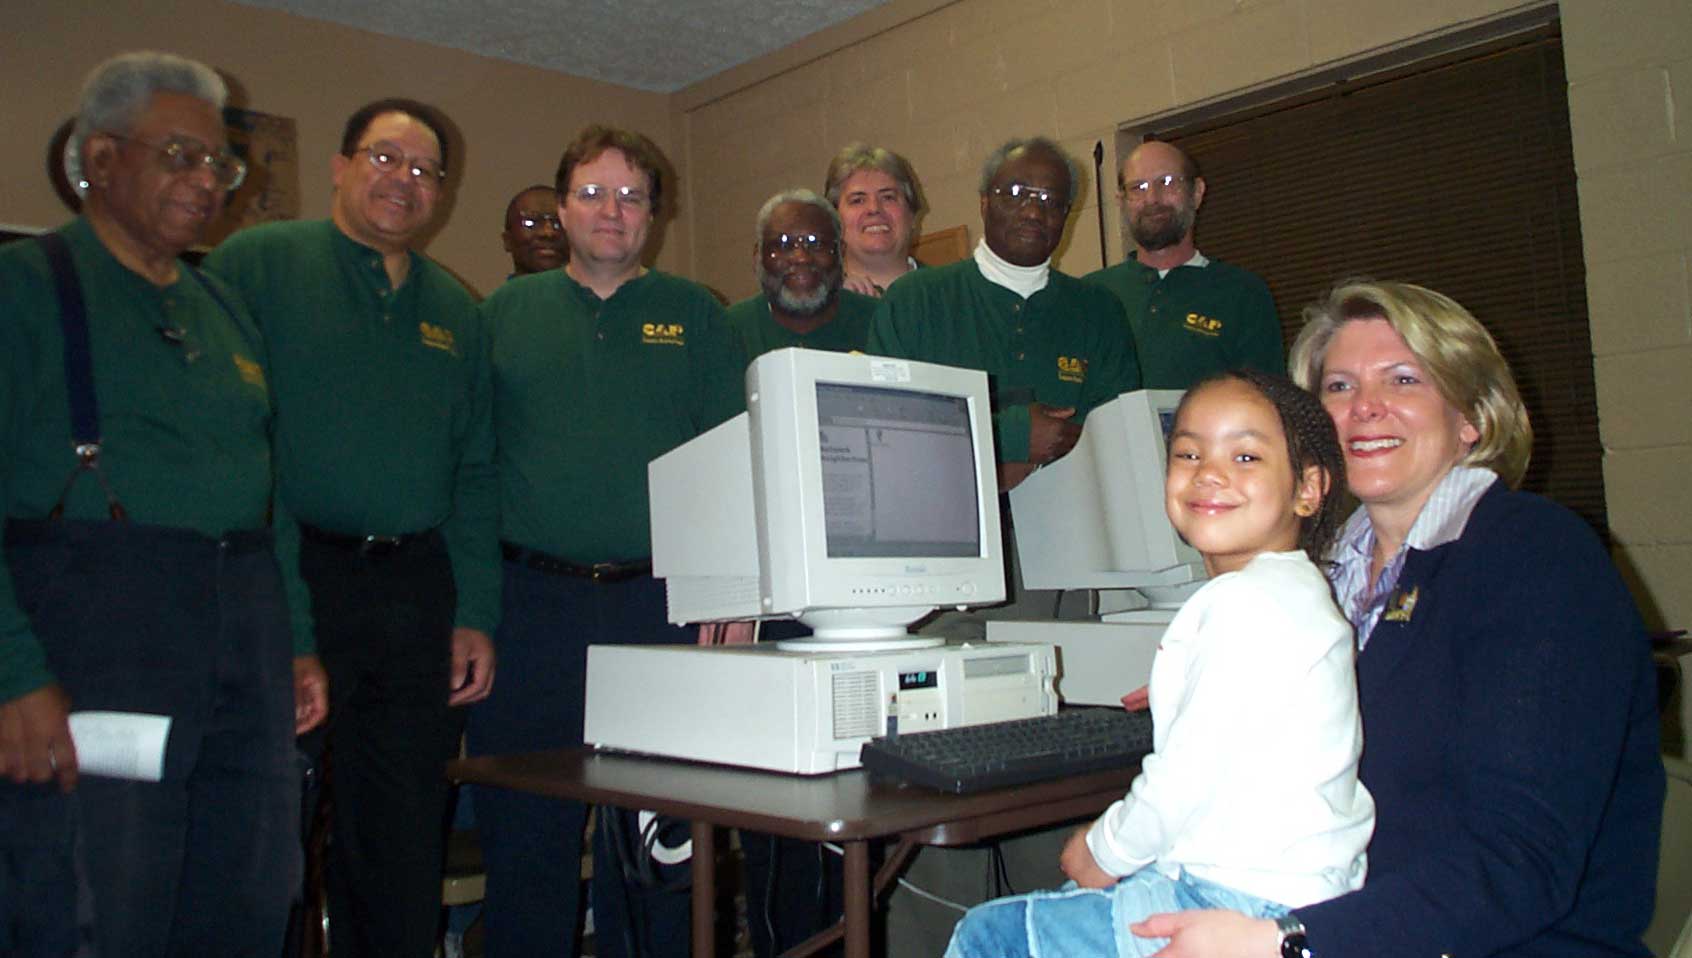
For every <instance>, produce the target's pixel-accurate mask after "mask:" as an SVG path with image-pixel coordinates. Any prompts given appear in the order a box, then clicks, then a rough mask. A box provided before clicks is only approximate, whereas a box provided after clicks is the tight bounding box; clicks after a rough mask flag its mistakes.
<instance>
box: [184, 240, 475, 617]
mask: <svg viewBox="0 0 1692 958" xmlns="http://www.w3.org/2000/svg"><path fill="white" fill-rule="evenodd" d="M206 266H207V267H208V268H209V269H211V270H213V271H215V272H216V273H218V274H219V275H220V276H223V277H224V278H225V279H227V280H228V281H229V283H230V284H231V285H233V286H235V287H236V288H237V289H238V290H240V292H241V294H242V296H243V297H245V298H246V301H247V302H248V303H249V304H252V312H253V316H254V318H255V319H256V320H257V321H258V325H259V329H260V330H261V331H262V332H263V334H264V337H265V342H266V345H267V347H268V349H269V352H270V361H271V388H272V389H273V390H274V391H275V395H276V414H277V443H276V459H277V467H278V476H279V479H278V488H279V490H280V492H281V498H282V500H283V501H284V503H285V504H286V505H287V507H288V508H289V510H290V511H291V512H292V513H293V514H294V515H295V516H296V517H298V519H299V521H301V522H304V523H307V524H310V525H313V526H318V527H320V528H323V529H328V530H330V531H333V532H338V533H343V534H347V535H404V534H409V533H417V532H424V531H427V530H430V529H435V528H439V529H440V530H441V531H442V533H443V534H444V535H445V536H446V540H447V547H448V549H449V551H450V552H451V556H452V571H453V578H454V580H455V583H456V585H457V587H458V616H457V623H458V624H459V625H460V626H467V627H470V628H476V629H481V630H484V631H486V632H489V633H492V631H493V629H494V626H495V625H496V624H497V621H498V616H499V547H498V542H497V539H496V535H497V526H498V513H497V511H496V510H497V509H498V505H499V503H498V485H497V480H496V478H495V476H494V472H493V468H494V467H493V422H492V418H491V416H492V404H491V400H490V397H491V393H490V388H489V387H490V383H489V370H488V361H487V345H486V343H485V341H484V339H483V334H482V328H481V323H480V319H479V317H478V315H477V312H476V307H475V303H474V301H472V300H471V298H470V294H469V293H468V292H466V291H465V289H464V287H463V286H461V285H460V284H459V283H458V281H457V280H455V279H453V278H452V277H451V276H450V275H448V273H447V272H446V271H445V270H443V269H441V268H440V267H439V266H437V265H436V264H435V263H434V262H432V261H431V260H429V259H427V258H426V257H423V256H420V255H418V254H417V253H412V254H411V267H410V270H409V272H408V273H407V274H406V278H405V281H404V283H402V284H401V285H400V287H399V288H398V289H395V288H394V287H393V285H392V283H390V282H389V280H388V273H387V271H386V270H385V269H384V268H383V266H382V254H381V253H379V252H377V251H376V250H374V249H371V248H369V247H367V246H364V245H361V244H359V243H357V242H355V241H353V240H352V239H350V238H348V237H347V236H346V235H345V234H343V233H342V232H341V231H340V230H339V229H337V228H336V227H335V225H334V223H333V222H331V221H329V220H318V221H313V222H290V223H273V224H267V225H263V226H255V227H253V228H251V229H247V230H242V231H241V232H239V233H237V234H235V235H234V236H232V237H230V238H229V239H228V240H226V241H224V243H223V244H222V245H221V246H219V247H218V248H217V249H216V250H215V251H213V252H212V254H211V256H209V257H208V258H207V259H206ZM282 531H283V530H281V529H280V528H279V529H278V532H279V533H281V532H282ZM294 531H295V534H296V535H297V530H294ZM289 538H290V539H291V540H292V547H293V548H294V549H296V550H297V548H298V540H297V538H293V537H292V536H290V537H289ZM290 561H297V553H296V557H295V558H294V559H291V560H290ZM292 598H293V599H294V600H295V601H296V602H297V603H301V604H304V605H305V606H306V607H307V608H309V599H307V598H306V597H305V596H304V595H303V594H301V595H296V596H293V597H292Z"/></svg>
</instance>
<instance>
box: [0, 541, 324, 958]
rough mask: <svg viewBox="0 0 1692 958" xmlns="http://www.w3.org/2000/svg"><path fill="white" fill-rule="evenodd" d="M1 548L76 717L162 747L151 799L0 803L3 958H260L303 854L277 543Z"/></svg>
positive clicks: (147, 786) (30, 797)
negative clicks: (153, 735) (85, 951)
mask: <svg viewBox="0 0 1692 958" xmlns="http://www.w3.org/2000/svg"><path fill="white" fill-rule="evenodd" d="M6 537H7V541H6V559H7V564H8V568H9V571H10V573H11V579H12V583H13V585H14V587H15V590H16V594H17V597H18V604H19V606H20V607H21V608H22V609H23V611H24V612H25V613H26V614H27V615H28V616H29V617H30V622H31V625H32V627H33V628H34V630H35V633H36V635H37V636H39V637H40V639H41V642H42V644H43V646H44V647H45V649H46V652H47V660H48V664H49V666H50V667H51V668H52V670H53V674H54V675H55V676H56V677H57V678H58V680H59V683H60V685H61V686H62V687H63V688H64V690H65V692H66V693H67V694H68V695H69V696H70V700H71V707H72V708H73V709H75V710H87V709H114V710H118V711H128V712H145V713H151V714H157V715H168V716H170V718H171V728H170V736H169V739H168V742H167V745H166V747H165V756H164V768H163V777H162V780H161V781H158V782H136V781H126V780H119V779H114V778H104V777H100V776H93V775H88V774H86V773H85V774H84V775H83V776H82V778H81V781H80V783H79V784H78V785H77V787H76V791H75V792H73V793H72V794H70V795H62V794H60V793H59V791H58V789H57V787H55V786H53V785H24V786H18V785H10V784H0V954H4V955H30V956H34V955H44V956H45V955H52V956H63V955H66V954H69V953H70V951H71V950H72V949H74V948H76V947H78V946H81V947H85V948H92V949H93V950H94V952H95V953H97V954H100V955H124V956H131V955H134V956H142V958H151V956H189V955H249V956H255V958H272V956H274V955H276V954H277V953H278V952H279V951H280V949H281V947H282V937H283V929H284V926H285V924H286V921H287V916H288V900H289V898H290V896H291V895H292V894H293V889H294V888H296V887H298V884H299V876H300V871H299V868H300V849H299V843H298V840H297V836H298V834H299V825H298V821H299V818H298V815H299V812H298V798H297V796H298V794H299V768H298V765H297V764H296V762H295V758H294V744H293V743H294V721H293V715H294V693H293V665H292V657H293V653H292V642H291V640H290V636H289V632H288V617H287V608H286V605H285V603H284V602H283V599H282V582H281V577H280V575H279V572H278V569H277V567H276V560H275V558H274V556H273V554H272V552H271V549H270V536H269V534H268V533H236V534H231V535H230V536H227V537H225V538H223V539H210V538H207V537H205V536H201V535H199V534H197V533H194V532H191V531H188V530H183V529H167V528H161V527H156V526H146V525H141V524H135V523H127V522H121V523H120V522H105V521H99V522H87V521H72V520H63V521H53V522H15V521H14V522H9V523H8V524H7V528H6ZM73 848H74V849H76V851H75V852H74V854H73ZM79 926H80V927H79Z"/></svg>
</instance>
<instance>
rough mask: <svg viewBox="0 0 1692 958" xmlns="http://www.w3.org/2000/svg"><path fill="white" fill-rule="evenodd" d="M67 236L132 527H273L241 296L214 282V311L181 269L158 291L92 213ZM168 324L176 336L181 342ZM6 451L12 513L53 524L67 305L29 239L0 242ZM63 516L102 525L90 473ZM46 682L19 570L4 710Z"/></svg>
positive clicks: (5, 607)
mask: <svg viewBox="0 0 1692 958" xmlns="http://www.w3.org/2000/svg"><path fill="white" fill-rule="evenodd" d="M59 233H60V235H62V236H64V237H65V239H66V241H67V242H68V243H69V244H70V248H71V256H72V260H73V261H74V262H75V264H76V270H77V276H78V279H79V281H80V285H81V288H82V298H83V305H84V309H85V311H86V313H87V318H88V329H89V345H90V351H91V363H92V371H93V378H94V394H95V399H96V402H97V404H98V406H99V417H100V419H99V424H100V437H101V440H102V443H101V452H100V472H101V473H103V474H104V475H105V477H106V480H107V482H109V483H110V485H111V488H112V490H113V492H114V493H115V494H116V495H117V498H118V500H119V501H120V502H121V503H122V504H123V507H124V509H125V510H126V511H127V512H128V513H129V517H130V519H131V521H133V522H137V523H146V524H149V525H159V526H169V527H173V528H181V529H192V530H194V531H196V532H199V533H201V534H204V535H207V536H213V537H216V536H220V535H222V534H223V533H225V532H231V531H236V530H250V529H262V528H264V527H265V524H266V523H267V522H268V521H269V509H270V489H271V462H270V426H271V409H270V395H269V392H268V390H267V388H266V385H265V380H266V373H267V367H266V364H265V355H264V350H263V346H262V344H261V341H260V340H259V336H258V330H257V329H256V328H255V327H254V325H253V322H252V319H251V318H250V317H249V316H248V315H247V314H246V312H245V311H244V309H243V307H242V305H241V301H240V299H238V298H237V297H236V296H235V295H234V294H233V293H231V292H230V291H229V290H228V289H227V288H226V287H219V293H220V294H221V295H222V297H223V302H224V303H226V304H228V308H227V309H226V308H225V307H224V306H222V305H219V303H218V300H217V299H216V297H214V296H213V295H212V294H211V293H210V292H208V291H207V289H206V287H205V286H204V285H202V284H201V282H199V281H198V280H196V279H195V278H194V276H193V275H191V274H190V272H189V270H190V267H189V266H188V265H187V264H185V263H184V264H180V267H179V274H180V275H179V276H178V279H177V281H176V282H175V283H172V284H171V285H169V286H165V287H159V286H155V285H153V283H152V282H150V281H149V280H147V279H145V278H144V277H142V276H139V275H137V274H136V273H133V272H130V270H129V269H128V268H126V267H125V266H123V264H121V263H119V262H118V261H117V260H116V259H114V258H113V257H112V255H111V253H109V252H107V250H106V248H105V246H104V245H102V244H101V243H100V240H99V239H98V237H96V236H95V234H94V230H93V228H92V227H91V226H89V224H88V223H87V221H85V220H81V219H77V220H73V221H71V223H70V224H69V225H67V226H65V227H64V228H62V229H60V230H59ZM202 276H203V274H202ZM204 278H205V281H206V282H207V283H211V284H216V280H215V279H214V278H211V277H204ZM231 310H233V312H231ZM161 329H172V330H181V331H182V334H183V335H182V342H181V343H180V344H177V343H174V342H172V341H170V340H169V339H167V338H166V337H165V336H164V335H163V334H161V332H160V330H161ZM0 442H3V443H4V446H3V449H4V451H3V452H0V497H3V500H4V509H5V515H6V516H7V517H8V518H20V519H39V518H43V517H45V516H46V515H47V513H48V511H49V510H51V509H52V508H53V505H54V504H55V503H56V502H58V501H59V495H60V493H61V491H62V490H63V489H64V484H65V480H66V479H67V478H68V477H69V476H70V475H71V474H72V472H73V471H74V470H75V468H76V458H75V455H74V454H73V453H72V451H71V426H70V406H69V400H68V399H67V397H66V392H65V367H64V337H63V335H62V334H61V333H60V327H59V299H58V295H57V293H56V291H55V289H54V285H53V274H52V271H51V270H50V269H49V268H48V266H47V258H46V256H45V255H44V254H43V253H42V252H41V249H40V247H39V246H37V244H36V243H35V242H34V241H32V240H20V241H17V242H13V243H9V244H7V245H5V246H4V247H0ZM65 515H66V516H67V517H69V518H73V519H105V518H106V517H107V503H106V495H105V492H104V491H103V490H102V489H101V486H100V482H99V478H98V477H97V476H94V475H83V476H81V477H79V478H78V479H77V480H76V483H75V485H74V486H72V487H71V489H70V491H69V493H68V495H66V497H65ZM0 535H3V533H0ZM296 577H297V573H296ZM308 638H309V637H308ZM310 648H311V647H310V645H309V642H308V643H307V644H305V645H304V646H303V647H302V648H301V649H300V651H302V652H308V651H310ZM51 681H53V678H52V676H51V675H50V674H49V673H48V671H47V663H46V658H45V656H44V654H43V651H42V647H41V643H40V642H39V640H38V639H37V637H36V636H35V634H34V632H33V631H32V629H31V628H30V623H29V618H28V617H27V616H26V615H25V614H24V613H23V611H22V610H21V609H19V608H18V605H17V600H16V595H15V593H14V592H13V589H12V578H11V574H10V573H9V572H7V571H5V570H4V569H0V701H8V700H11V699H13V698H16V697H17V696H19V695H22V694H24V693H26V692H29V691H32V690H34V689H36V688H39V687H41V686H43V685H46V684H48V683H49V682H51Z"/></svg>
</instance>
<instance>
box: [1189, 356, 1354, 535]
mask: <svg viewBox="0 0 1692 958" xmlns="http://www.w3.org/2000/svg"><path fill="white" fill-rule="evenodd" d="M1228 380H1235V381H1238V382H1242V383H1245V384H1246V385H1248V386H1251V387H1252V388H1253V389H1256V390H1257V391H1258V392H1259V393H1261V394H1262V396H1263V398H1264V399H1267V400H1269V405H1271V406H1274V407H1275V413H1276V415H1278V416H1279V417H1280V419H1281V432H1283V433H1285V434H1286V437H1287V459H1288V460H1289V461H1290V462H1291V464H1292V473H1293V482H1294V483H1295V487H1296V484H1300V483H1303V481H1304V471H1305V470H1306V469H1308V468H1309V467H1311V466H1316V467H1317V468H1319V469H1321V470H1322V472H1323V473H1324V474H1326V479H1327V483H1326V488H1324V489H1323V490H1322V501H1321V503H1320V504H1319V505H1318V506H1317V507H1316V512H1315V514H1314V515H1309V516H1303V517H1301V519H1300V522H1299V526H1298V547H1299V548H1300V549H1303V550H1304V552H1305V554H1306V555H1308V556H1310V559H1311V561H1313V562H1317V563H1322V562H1326V561H1327V558H1328V549H1329V548H1330V547H1331V546H1332V545H1333V543H1334V537H1335V536H1336V535H1338V533H1339V526H1340V508H1341V500H1342V499H1343V498H1344V496H1343V495H1342V493H1343V492H1344V490H1345V453H1344V452H1343V451H1342V450H1341V449H1340V443H1339V434H1338V433H1337V432H1336V431H1335V430H1334V420H1333V418H1332V417H1330V416H1329V415H1328V411H1327V410H1326V409H1324V408H1322V401H1321V400H1320V399H1317V398H1316V397H1315V396H1314V395H1312V394H1311V393H1308V392H1305V391H1304V390H1303V389H1300V388H1299V387H1298V385H1297V384H1296V383H1294V382H1293V381H1292V380H1290V379H1288V378H1287V377H1285V376H1279V375H1275V374H1273V373H1266V372H1261V371H1259V370H1256V369H1246V368H1239V369H1230V370H1227V371H1225V372H1220V373H1214V374H1212V375H1210V376H1206V377H1205V378H1203V379H1201V380H1199V381H1198V382H1196V383H1194V384H1193V385H1192V386H1191V387H1189V388H1188V389H1187V394H1186V395H1185V396H1183V397H1181V403H1180V405H1179V406H1177V407H1176V410H1175V415H1176V418H1177V419H1178V418H1180V415H1181V410H1182V409H1185V408H1186V405H1187V402H1188V401H1189V400H1191V399H1192V397H1193V396H1195V395H1197V394H1198V393H1199V392H1200V391H1201V390H1203V389H1204V388H1205V387H1206V386H1210V385H1212V384H1215V383H1219V382H1226V381H1228Z"/></svg>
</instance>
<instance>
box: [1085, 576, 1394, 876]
mask: <svg viewBox="0 0 1692 958" xmlns="http://www.w3.org/2000/svg"><path fill="white" fill-rule="evenodd" d="M1354 648H1355V646H1354V643H1353V641H1352V631H1351V626H1350V624H1348V623H1347V622H1346V620H1345V618H1344V617H1343V616H1341V615H1340V613H1339V610H1338V609H1337V608H1336V607H1335V605H1334V600H1333V598H1332V596H1331V594H1330V593H1329V591H1328V583H1327V580H1326V579H1324V578H1323V576H1322V573H1321V572H1320V571H1318V570H1317V568H1316V566H1315V565H1314V564H1313V563H1311V562H1310V560H1309V559H1308V558H1307V557H1306V556H1305V555H1304V553H1302V552H1277V553H1267V552H1266V553H1262V554H1260V555H1258V556H1257V557H1255V558H1254V559H1252V560H1251V562H1249V563H1247V565H1246V566H1245V568H1243V569H1241V570H1239V571H1238V572H1230V573H1226V574H1223V575H1220V576H1217V577H1216V578H1215V579H1212V580H1211V581H1210V582H1209V583H1207V584H1206V585H1205V586H1204V588H1202V589H1200V590H1199V591H1198V592H1197V593H1196V594H1194V595H1193V596H1192V598H1190V599H1188V600H1187V602H1186V604H1185V605H1183V606H1182V607H1181V611H1180V612H1179V613H1177V614H1176V616H1175V619H1174V621H1172V622H1171V623H1170V624H1169V629H1168V630H1167V631H1166V632H1165V633H1164V636H1163V640H1162V642H1161V643H1160V645H1159V647H1158V652H1157V657H1156V659H1155V660H1154V661H1153V663H1152V672H1151V711H1152V721H1153V724H1154V726H1155V729H1156V731H1155V733H1154V735H1153V746H1154V750H1153V753H1152V754H1151V755H1148V756H1146V759H1145V762H1144V764H1143V766H1142V768H1141V771H1140V775H1139V777H1138V778H1136V779H1135V780H1134V784H1133V786H1132V787H1131V788H1130V789H1129V792H1128V794H1127V796H1125V797H1124V798H1123V799H1122V800H1121V801H1119V802H1117V803H1116V804H1114V805H1112V806H1111V807H1110V808H1108V809H1106V810H1105V813H1104V814H1103V815H1102V816H1100V818H1099V820H1098V821H1096V822H1095V823H1094V824H1093V826H1092V828H1091V829H1090V830H1089V831H1088V833H1087V847H1088V848H1089V849H1090V850H1091V851H1092V853H1093V858H1094V859H1095V860H1096V861H1097V862H1098V864H1099V867H1101V868H1103V869H1104V870H1105V871H1107V872H1110V873H1112V874H1115V875H1128V874H1131V873H1132V872H1134V871H1136V870H1138V869H1140V868H1141V867H1144V866H1146V865H1154V866H1155V867H1156V868H1157V869H1158V870H1159V871H1161V872H1163V873H1164V874H1167V875H1170V876H1173V875H1174V874H1175V873H1176V871H1177V870H1178V869H1182V868H1184V869H1186V870H1187V871H1189V872H1190V873H1192V874H1194V875H1196V876H1198V877H1200V878H1203V879H1206V880H1208V881H1213V882H1216V883H1218V884H1221V885H1225V886H1227V887H1229V888H1233V889H1236V890H1238V891H1243V892H1247V893H1249V894H1253V895H1256V896H1258V897H1260V898H1266V899H1269V900H1271V901H1276V902H1280V903H1281V904H1284V905H1287V906H1289V907H1295V908H1296V907H1298V906H1300V905H1306V904H1310V903H1311V902H1317V901H1323V900H1326V899H1328V898H1332V897H1334V896H1336V895H1339V894H1342V893H1344V892H1347V891H1351V890H1354V889H1356V888H1359V887H1362V884H1363V876H1364V871H1365V858H1364V849H1365V848H1366V847H1367V846H1368V844H1369V836H1370V834H1371V833H1372V832H1373V830H1374V823H1375V804H1374V800H1373V799H1372V798H1371V797H1370V796H1369V792H1368V790H1367V789H1365V788H1364V787H1363V785H1362V783H1361V782H1359V781H1358V780H1357V760H1358V757H1359V756H1360V755H1361V753H1362V748H1363V730H1362V723H1361V721H1360V719H1359V718H1358V713H1357V682H1356V671H1355V665H1354V662H1355V655H1356V653H1355V651H1354Z"/></svg>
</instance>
